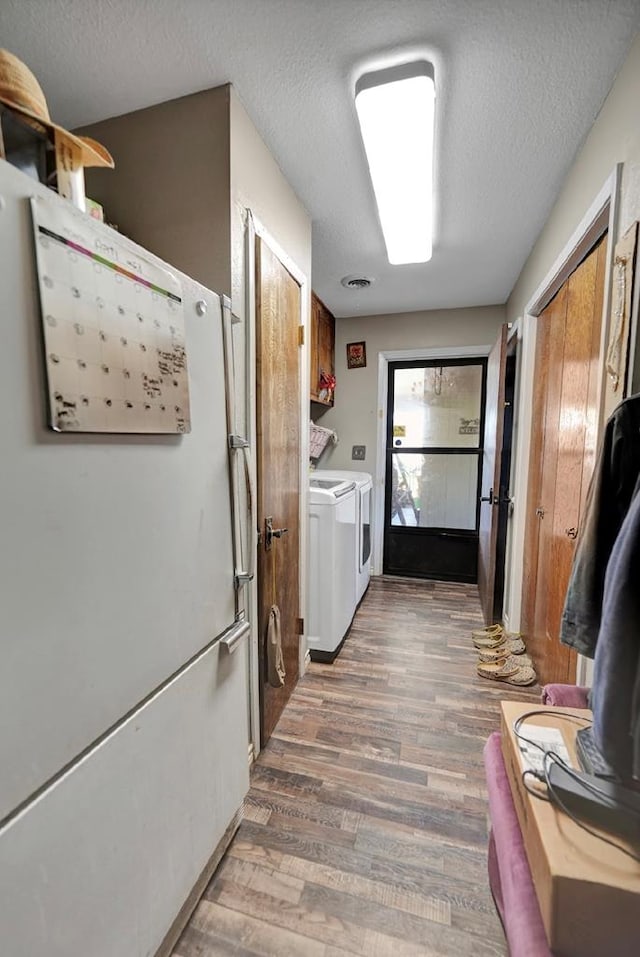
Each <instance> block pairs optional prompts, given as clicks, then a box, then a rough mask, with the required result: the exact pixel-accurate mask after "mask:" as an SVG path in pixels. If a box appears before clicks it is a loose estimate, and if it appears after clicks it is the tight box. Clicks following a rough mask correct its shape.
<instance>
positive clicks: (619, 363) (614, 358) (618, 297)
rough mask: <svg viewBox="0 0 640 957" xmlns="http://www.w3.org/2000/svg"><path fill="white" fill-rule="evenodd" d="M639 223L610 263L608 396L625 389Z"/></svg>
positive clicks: (621, 240)
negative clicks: (610, 297)
mask: <svg viewBox="0 0 640 957" xmlns="http://www.w3.org/2000/svg"><path fill="white" fill-rule="evenodd" d="M637 240H638V223H637V222H635V223H633V225H632V226H631V227H630V228H629V229H628V230H627V232H626V233H625V234H624V236H622V238H621V239H619V240H618V242H617V243H616V247H615V253H614V260H613V293H612V316H611V332H610V336H609V346H608V349H607V359H606V365H607V375H608V378H609V389H610V391H611V392H617V391H618V389H620V391H622V389H623V387H624V382H625V377H626V372H627V362H628V353H629V331H630V326H631V322H630V320H631V311H632V302H633V291H634V290H633V286H634V274H635V264H636V245H637Z"/></svg>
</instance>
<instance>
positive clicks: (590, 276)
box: [522, 237, 607, 683]
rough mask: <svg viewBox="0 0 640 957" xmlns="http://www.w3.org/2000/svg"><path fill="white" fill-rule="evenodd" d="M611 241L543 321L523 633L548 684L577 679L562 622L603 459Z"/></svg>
mask: <svg viewBox="0 0 640 957" xmlns="http://www.w3.org/2000/svg"><path fill="white" fill-rule="evenodd" d="M606 255H607V242H606V237H605V238H603V239H602V240H601V241H600V243H599V244H598V245H597V246H596V247H595V249H593V250H592V251H591V253H590V254H589V255H588V256H587V257H586V258H585V259H584V260H583V261H582V263H581V264H580V265H579V266H578V268H577V269H576V270H575V272H574V273H572V275H571V276H570V277H569V279H568V280H567V282H566V283H565V285H564V286H563V287H562V288H561V289H560V290H559V292H558V293H557V295H556V296H555V298H554V299H553V300H552V301H551V303H549V305H548V306H547V307H546V309H545V310H544V312H543V313H542V314H541V315H540V317H539V320H538V337H537V344H536V367H535V369H536V371H535V387H534V402H533V426H532V438H531V452H530V455H531V459H530V461H531V465H530V470H529V494H528V499H527V528H526V535H525V555H524V579H523V595H522V631H523V633H524V635H525V637H526V638H527V648H528V650H529V652H530V653H531V655H532V657H533V659H534V664H535V666H536V669H537V672H538V677H539V679H540V681H541V682H543V683H544V682H551V681H558V682H572V681H575V673H576V655H575V653H574V652H572V651H570V650H569V649H568V648H566V647H565V646H564V645H561V644H560V641H559V633H560V619H561V615H562V609H563V606H564V600H565V596H566V591H567V585H568V582H569V576H570V573H571V564H572V561H573V553H574V550H575V541H576V538H577V535H578V533H579V530H580V524H581V521H582V517H583V514H584V507H585V500H586V494H587V488H588V485H589V480H590V478H591V473H592V471H593V465H594V459H595V446H596V436H597V420H598V409H597V398H598V396H597V393H598V377H599V353H600V327H601V317H602V302H603V290H604V275H605V268H606Z"/></svg>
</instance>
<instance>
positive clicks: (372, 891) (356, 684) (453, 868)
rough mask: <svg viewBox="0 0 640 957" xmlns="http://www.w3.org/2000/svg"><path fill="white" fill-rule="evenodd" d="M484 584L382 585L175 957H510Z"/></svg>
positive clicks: (299, 722)
mask: <svg viewBox="0 0 640 957" xmlns="http://www.w3.org/2000/svg"><path fill="white" fill-rule="evenodd" d="M481 624H482V620H481V616H480V605H479V601H478V595H477V590H476V588H475V586H471V585H457V584H445V583H441V582H419V581H410V580H407V579H404V580H403V579H389V578H376V579H373V580H372V582H371V585H370V588H369V591H368V593H367V595H366V596H365V599H364V601H363V603H362V605H361V607H360V609H359V611H358V613H357V615H356V618H355V620H354V623H353V626H352V628H351V632H350V635H349V637H348V639H347V641H346V642H345V645H344V647H343V650H342V652H341V654H340V656H339V658H338V659H337V660H336V661H335V663H334V664H333V665H320V664H312V665H311V666H310V668H309V669H308V671H307V674H306V675H305V677H304V678H303V679H302V680H301V681H300V682H299V684H298V686H297V689H296V690H295V692H294V694H293V695H292V697H291V699H290V701H289V703H288V705H287V707H286V709H285V711H284V713H283V715H282V717H281V719H280V721H279V723H278V725H277V728H276V731H275V733H274V735H273V737H272V738H271V741H270V742H269V744H268V746H267V748H266V749H265V750H264V751H263V752H262V754H261V755H260V757H259V759H258V761H257V763H256V764H255V766H254V768H253V771H252V777H251V791H250V793H249V795H248V798H247V801H246V806H245V816H244V821H243V823H242V825H241V827H240V830H239V831H238V833H237V835H236V837H235V838H234V841H233V843H232V845H231V847H230V848H229V851H228V852H227V854H226V856H225V858H224V860H223V862H222V864H221V865H220V867H219V869H218V871H217V873H216V874H215V876H214V878H213V880H212V881H211V883H210V884H209V886H208V888H207V890H206V891H205V894H204V896H203V898H202V900H201V902H200V904H199V905H198V907H197V909H196V911H195V912H194V914H193V916H192V918H191V921H190V923H189V926H188V927H187V929H186V930H185V932H184V934H183V935H182V938H181V939H180V941H179V942H178V945H177V947H176V949H175V951H174V957H218V955H220V957H222V955H234V957H257V955H261V957H276V955H277V957H338V955H346V954H359V955H362V957H391V955H393V957H431V955H434V957H435V955H438V957H503V955H506V954H507V948H506V945H505V942H504V938H503V934H502V929H501V927H500V923H499V921H498V918H497V916H496V913H495V910H494V906H493V902H492V900H491V895H490V892H489V887H488V881H487V876H486V840H487V804H486V794H485V785H484V772H483V764H482V748H483V744H484V741H485V740H486V738H487V736H488V735H489V733H490V732H491V731H493V730H494V729H496V728H497V727H498V702H499V701H500V700H501V699H503V698H510V699H518V700H532V701H536V700H539V689H537V688H534V689H532V690H530V689H512V688H510V687H509V686H506V685H501V684H497V683H494V682H490V681H487V680H486V679H482V678H479V677H477V676H476V673H475V661H476V656H475V654H474V651H473V648H472V645H471V639H470V636H469V631H470V629H471V628H472V627H476V626H478V625H481Z"/></svg>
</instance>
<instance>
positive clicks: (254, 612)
mask: <svg viewBox="0 0 640 957" xmlns="http://www.w3.org/2000/svg"><path fill="white" fill-rule="evenodd" d="M256 236H259V237H260V239H262V240H263V241H264V242H265V243H266V245H267V246H268V247H269V249H270V250H271V251H272V252H273V253H274V255H275V256H276V257H277V258H278V259H279V260H280V262H281V263H282V265H283V266H284V267H285V269H286V270H287V271H288V272H289V273H290V274H291V276H293V278H294V279H295V281H296V282H297V283H298V285H299V286H300V325H301V326H302V327H303V328H304V330H305V337H306V338H307V339H308V338H309V325H310V322H311V292H310V280H309V277H308V276H306V275H305V273H304V272H303V271H302V269H301V268H300V267H299V266H298V264H297V263H296V262H294V260H293V259H292V258H291V257H290V256H289V255H288V254H287V253H286V252H285V251H284V249H283V248H282V246H281V245H280V244H279V243H278V242H277V241H276V240H275V239H274V237H273V236H272V234H271V233H270V232H269V230H268V229H267V228H266V227H265V226H264V224H263V223H262V222H261V221H260V219H259V218H258V217H257V216H256V215H255V213H254V212H253V211H252V210H251V209H250V208H249V207H245V276H244V282H245V290H244V291H245V310H246V326H247V331H246V335H247V336H248V341H247V342H248V345H247V382H248V406H247V408H248V421H249V423H250V428H249V436H248V438H249V441H250V443H251V447H252V448H256V439H257V437H256V348H255V322H256V313H255V292H256V289H255V240H256ZM308 416H309V362H308V350H307V349H305V350H303V352H302V355H301V359H300V424H301V431H300V556H299V576H300V579H299V589H300V616H301V617H302V618H303V619H304V618H305V617H306V609H307V601H308V599H307V587H308V586H307V578H308V572H307V566H308V560H307V551H308V525H309V520H308V497H309V491H308V486H309V481H308V478H309V471H308V462H309V429H308V428H305V423H306V422H307V421H308ZM252 467H253V469H254V470H255V468H256V463H255V461H254V462H253V466H252ZM253 475H254V482H255V476H256V473H255V471H254V473H253ZM254 487H255V484H254ZM249 605H250V614H249V616H248V617H249V620H250V621H251V622H252V635H251V646H250V648H251V650H250V654H249V658H248V661H249V665H248V667H249V696H250V704H249V715H250V735H251V740H252V742H253V746H254V751H255V755H256V757H257V756H258V755H259V754H260V694H259V685H260V679H259V654H258V642H259V636H258V626H257V621H258V583H257V577H256V579H255V580H254V581H253V582H252V585H251V588H250V592H249ZM306 654H307V647H306V640H305V636H304V635H303V636H302V639H301V641H300V662H299V671H300V674H301V675H302V674H304V670H305V656H306Z"/></svg>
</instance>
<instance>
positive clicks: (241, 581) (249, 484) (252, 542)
mask: <svg viewBox="0 0 640 957" xmlns="http://www.w3.org/2000/svg"><path fill="white" fill-rule="evenodd" d="M240 448H241V449H242V454H243V458H244V481H245V486H246V490H247V514H248V519H249V525H248V528H249V567H248V568H247V569H246V571H245V570H238V571H237V572H236V586H237V587H240V586H241V585H246V584H247V583H248V582H251V581H253V579H254V576H255V571H256V553H257V551H258V526H257V523H256V521H255V519H254V514H253V503H254V502H255V500H256V499H255V489H254V487H253V472H252V470H251V450H250V448H249V443H248V442H245V443H244V444H243V445H241V446H240Z"/></svg>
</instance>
